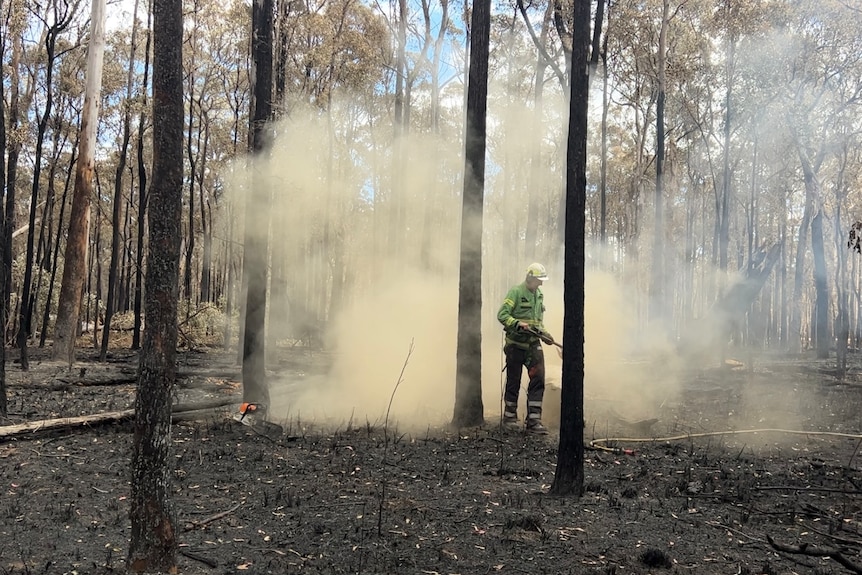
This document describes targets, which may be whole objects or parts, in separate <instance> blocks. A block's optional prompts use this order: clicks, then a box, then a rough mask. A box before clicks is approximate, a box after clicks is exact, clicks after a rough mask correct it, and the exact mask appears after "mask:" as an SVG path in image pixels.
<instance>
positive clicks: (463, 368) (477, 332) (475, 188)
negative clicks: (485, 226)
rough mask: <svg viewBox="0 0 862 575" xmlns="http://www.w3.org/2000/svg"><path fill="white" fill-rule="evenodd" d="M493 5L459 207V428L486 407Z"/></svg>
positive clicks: (473, 84) (476, 63)
mask: <svg viewBox="0 0 862 575" xmlns="http://www.w3.org/2000/svg"><path fill="white" fill-rule="evenodd" d="M490 33H491V1H490V0H476V1H475V2H474V3H473V16H472V20H471V27H470V72H469V79H468V84H467V118H466V124H467V125H466V126H465V134H464V139H465V154H466V156H465V163H464V196H463V203H462V206H461V266H460V279H459V285H458V344H457V345H458V347H457V352H456V366H457V367H456V373H455V414H454V417H453V419H452V423H453V424H454V425H456V426H458V427H465V426H473V425H481V424H482V423H484V421H485V419H484V414H483V406H482V330H481V328H482V204H483V203H484V199H485V139H486V117H485V112H486V110H487V107H488V44H489V38H490Z"/></svg>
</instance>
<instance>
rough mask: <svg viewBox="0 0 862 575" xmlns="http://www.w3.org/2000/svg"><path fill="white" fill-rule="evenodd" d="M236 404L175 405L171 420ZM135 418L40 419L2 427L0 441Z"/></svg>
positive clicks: (122, 414) (125, 413)
mask: <svg viewBox="0 0 862 575" xmlns="http://www.w3.org/2000/svg"><path fill="white" fill-rule="evenodd" d="M234 403H236V400H234V399H217V400H213V401H208V402H199V403H186V404H178V405H175V406H174V408H173V410H172V411H171V420H172V421H174V422H177V421H187V420H188V419H189V418H190V416H192V417H193V418H200V417H202V416H206V415H211V414H213V413H214V412H215V411H214V410H217V409H219V408H223V407H226V406H229V405H232V404H234ZM134 416H135V410H134V409H123V410H121V411H106V412H104V413H93V414H90V415H81V416H77V417H58V418H54V419H40V420H38V421H27V422H25V423H17V424H14V425H7V426H4V427H0V441H2V440H4V439H10V438H13V437H21V436H22V435H27V434H35V433H38V432H42V431H58V430H61V429H76V428H79V427H89V426H91V425H103V424H106V423H120V422H123V421H129V420H131V419H132V418H133V417H134Z"/></svg>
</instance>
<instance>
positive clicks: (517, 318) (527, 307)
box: [497, 282, 545, 349]
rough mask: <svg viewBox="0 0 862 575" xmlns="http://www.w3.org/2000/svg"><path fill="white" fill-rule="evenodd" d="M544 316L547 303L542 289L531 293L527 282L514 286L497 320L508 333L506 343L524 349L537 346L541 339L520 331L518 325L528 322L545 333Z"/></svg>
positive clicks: (504, 301) (501, 307)
mask: <svg viewBox="0 0 862 575" xmlns="http://www.w3.org/2000/svg"><path fill="white" fill-rule="evenodd" d="M544 315H545V303H544V296H543V295H542V290H541V288H538V287H537V288H536V291H534V292H531V291H530V290H528V289H527V283H526V282H524V283H522V284H519V285H516V286H514V287H513V288H512V289H510V290H509V293H507V294H506V299H504V300H503V305H501V306H500V311H498V312H497V319H498V320H499V321H500V323H501V324H503V329H504V330H505V332H506V343H507V344H512V345H516V346H518V347H521V348H524V349H527V348H529V347H530V346H533V345H535V344H536V343H537V342H538V341H539V338H538V337H536V336H535V335H533V334H531V333H529V332H527V331H524V330H520V329H518V323H519V322H522V321H523V322H526V323H527V324H528V325H530V327H532V328H534V329H536V330H537V331H540V332H543V331H545V326H544V324H543V323H542V320H543V317H544Z"/></svg>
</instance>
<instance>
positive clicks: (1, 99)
mask: <svg viewBox="0 0 862 575" xmlns="http://www.w3.org/2000/svg"><path fill="white" fill-rule="evenodd" d="M5 47H6V42H5V38H4V39H0V78H2V77H3V76H4V75H5V70H4V68H5V66H3V61H4V59H3V57H2V55H3V52H4V51H5ZM5 84H6V83H5V82H0V238H4V239H5V238H6V226H7V222H6V213H5V212H4V211H3V210H2V206H3V199H4V196H5V191H6V163H5V162H6V94H5V93H4V92H5V88H4V85H5ZM6 296H7V294H6V250H5V249H2V250H0V420H3V419H6V417H7V416H8V415H9V409H8V404H7V400H6V334H5V331H6V316H7V313H6V299H7V298H6Z"/></svg>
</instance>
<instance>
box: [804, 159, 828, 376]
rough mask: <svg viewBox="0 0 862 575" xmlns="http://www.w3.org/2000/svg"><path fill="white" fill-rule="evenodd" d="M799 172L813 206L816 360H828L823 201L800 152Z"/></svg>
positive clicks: (816, 180)
mask: <svg viewBox="0 0 862 575" xmlns="http://www.w3.org/2000/svg"><path fill="white" fill-rule="evenodd" d="M799 155H800V157H801V159H802V173H803V179H804V181H805V195H806V196H808V197H810V198H811V199H810V202H811V205H812V206H813V214H812V217H811V256H812V260H813V262H814V294H815V299H814V324H813V325H812V327H813V331H814V345H815V349H816V350H817V357H818V358H819V359H826V358H828V357H829V348H830V347H831V346H832V333H831V330H830V329H829V285H828V281H829V280H828V278H827V272H826V248H825V246H824V241H823V199H822V198H821V195H820V180H819V178H818V177H817V173H816V168H815V166H819V161H818V162H816V164H815V163H813V162H811V161H810V160H809V159H808V157H807V156H806V155H805V154H804V153H803V152H802V151H801V148H800V152H799Z"/></svg>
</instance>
